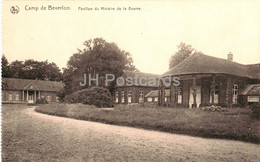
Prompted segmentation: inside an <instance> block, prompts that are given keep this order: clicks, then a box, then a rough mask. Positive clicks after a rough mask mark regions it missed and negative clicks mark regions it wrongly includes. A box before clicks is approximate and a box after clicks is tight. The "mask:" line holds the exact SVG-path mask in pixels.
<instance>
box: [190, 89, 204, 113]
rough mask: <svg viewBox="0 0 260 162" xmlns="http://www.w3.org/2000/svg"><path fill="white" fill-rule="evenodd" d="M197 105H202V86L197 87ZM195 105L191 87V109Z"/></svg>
mask: <svg viewBox="0 0 260 162" xmlns="http://www.w3.org/2000/svg"><path fill="white" fill-rule="evenodd" d="M195 89H196V103H197V107H199V106H200V104H201V86H196V87H195ZM193 103H194V101H193V87H190V98H189V107H190V108H191V107H192V104H193Z"/></svg>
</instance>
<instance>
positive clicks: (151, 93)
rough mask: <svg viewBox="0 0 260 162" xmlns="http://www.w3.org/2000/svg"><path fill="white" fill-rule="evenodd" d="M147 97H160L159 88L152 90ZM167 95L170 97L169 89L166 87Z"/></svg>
mask: <svg viewBox="0 0 260 162" xmlns="http://www.w3.org/2000/svg"><path fill="white" fill-rule="evenodd" d="M145 97H158V90H152V91H151V92H149V93H148V94H147V95H146V96H145ZM165 97H170V90H169V89H165Z"/></svg>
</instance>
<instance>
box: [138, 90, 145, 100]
mask: <svg viewBox="0 0 260 162" xmlns="http://www.w3.org/2000/svg"><path fill="white" fill-rule="evenodd" d="M141 102H144V92H143V91H139V103H141Z"/></svg>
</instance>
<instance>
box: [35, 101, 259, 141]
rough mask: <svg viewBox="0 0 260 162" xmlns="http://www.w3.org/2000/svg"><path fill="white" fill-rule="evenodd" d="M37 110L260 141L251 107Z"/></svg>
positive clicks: (56, 106) (58, 106) (57, 107)
mask: <svg viewBox="0 0 260 162" xmlns="http://www.w3.org/2000/svg"><path fill="white" fill-rule="evenodd" d="M36 111H37V112H41V113H45V114H49V115H56V116H63V117H69V118H75V119H80V120H89V121H97V122H102V123H108V124H114V125H124V126H132V127H139V128H145V129H153V130H159V131H166V132H171V133H179V134H187V135H192V136H200V137H210V138H225V139H234V140H241V141H247V142H253V143H260V121H258V120H255V119H252V118H251V116H250V115H251V110H250V109H247V108H233V109H227V111H225V112H209V111H202V110H199V109H187V108H185V109H184V108H175V109H174V108H164V107H152V106H151V107H141V106H140V105H134V106H127V105H116V107H115V108H114V109H100V108H95V107H94V106H89V105H82V104H46V105H40V106H38V107H37V108H36Z"/></svg>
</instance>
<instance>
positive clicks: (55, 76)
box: [2, 57, 62, 81]
mask: <svg viewBox="0 0 260 162" xmlns="http://www.w3.org/2000/svg"><path fill="white" fill-rule="evenodd" d="M2 62H3V64H2V69H5V70H4V73H2V76H3V77H11V78H21V79H39V80H51V81H61V80H62V73H61V70H60V69H59V67H58V66H57V65H56V64H55V63H53V62H52V63H49V62H48V61H47V60H46V61H36V60H32V59H29V60H25V61H24V62H23V61H18V60H15V61H13V62H11V63H10V65H8V62H7V60H5V58H3V57H2ZM6 64H7V65H8V66H6ZM5 71H8V72H5Z"/></svg>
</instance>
